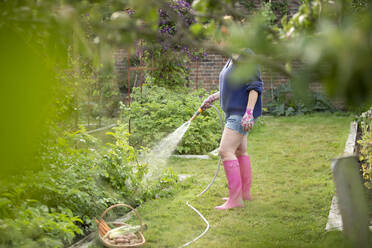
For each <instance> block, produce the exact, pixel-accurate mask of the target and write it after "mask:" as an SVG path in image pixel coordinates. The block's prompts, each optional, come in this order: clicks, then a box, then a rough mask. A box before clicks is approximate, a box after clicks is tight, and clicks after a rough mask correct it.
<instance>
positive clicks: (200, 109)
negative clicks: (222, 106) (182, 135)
mask: <svg viewBox="0 0 372 248" xmlns="http://www.w3.org/2000/svg"><path fill="white" fill-rule="evenodd" d="M217 111H218V110H217ZM201 112H203V109H202V108H199V109H198V111H196V112H195V114H194V115H193V116H192V117H191V119H190V122H192V121H193V120H194V119H195V118H196V117H197V116H198V115H200V113H201Z"/></svg>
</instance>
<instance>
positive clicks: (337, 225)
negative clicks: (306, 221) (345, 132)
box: [325, 121, 371, 232]
mask: <svg viewBox="0 0 372 248" xmlns="http://www.w3.org/2000/svg"><path fill="white" fill-rule="evenodd" d="M357 131H358V123H357V122H356V121H353V122H351V123H350V132H349V136H348V138H347V140H346V144H345V149H344V154H343V155H344V156H352V155H356V149H355V147H356V137H357ZM370 229H371V227H370ZM334 230H338V231H342V230H343V223H342V217H341V213H340V209H339V206H338V201H337V197H336V195H334V196H333V198H332V203H331V208H330V210H329V214H328V222H327V225H326V227H325V231H326V232H328V231H334Z"/></svg>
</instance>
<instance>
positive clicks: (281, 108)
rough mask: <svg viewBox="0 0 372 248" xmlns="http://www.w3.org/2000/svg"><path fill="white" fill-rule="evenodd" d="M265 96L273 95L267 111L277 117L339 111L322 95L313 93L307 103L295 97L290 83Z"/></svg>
mask: <svg viewBox="0 0 372 248" xmlns="http://www.w3.org/2000/svg"><path fill="white" fill-rule="evenodd" d="M265 94H272V101H270V102H269V103H268V104H267V110H268V113H270V114H273V115H276V116H283V115H285V116H290V115H297V114H307V113H311V112H321V111H330V112H335V111H337V109H336V108H335V107H334V106H333V105H332V103H331V102H330V101H329V100H328V99H327V98H326V97H325V96H323V95H322V94H321V93H318V92H311V94H310V96H309V97H308V99H307V101H304V100H302V99H300V98H298V97H295V96H294V95H293V90H292V87H291V84H290V83H289V82H288V83H285V84H281V85H280V86H278V87H277V88H276V89H274V90H273V91H272V92H265ZM268 97H269V96H268Z"/></svg>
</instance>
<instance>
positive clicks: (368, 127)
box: [357, 108, 372, 189]
mask: <svg viewBox="0 0 372 248" xmlns="http://www.w3.org/2000/svg"><path fill="white" fill-rule="evenodd" d="M358 124H359V127H360V129H361V137H360V139H359V140H358V141H357V142H358V144H359V153H360V154H359V160H360V162H361V163H362V172H363V178H364V181H365V183H364V184H365V186H366V187H367V188H369V189H372V108H371V109H369V110H368V111H366V112H364V113H362V114H361V115H360V116H359V118H358Z"/></svg>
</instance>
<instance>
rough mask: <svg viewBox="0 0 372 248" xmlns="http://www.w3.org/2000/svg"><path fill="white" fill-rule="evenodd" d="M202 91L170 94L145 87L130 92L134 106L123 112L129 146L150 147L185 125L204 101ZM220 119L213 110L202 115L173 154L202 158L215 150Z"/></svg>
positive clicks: (163, 89)
mask: <svg viewBox="0 0 372 248" xmlns="http://www.w3.org/2000/svg"><path fill="white" fill-rule="evenodd" d="M207 95H208V94H207V92H206V91H204V90H198V91H191V90H190V89H182V88H179V89H178V90H169V89H166V88H162V87H157V86H145V87H144V88H143V93H142V95H141V93H140V89H139V88H135V89H134V91H133V94H132V96H133V99H134V101H133V103H132V104H131V106H130V107H128V108H125V110H124V115H125V117H126V118H127V120H128V119H130V123H131V135H130V136H129V141H130V144H131V145H133V146H135V147H140V146H146V147H151V146H153V145H154V144H155V143H156V142H157V141H160V139H162V138H164V137H165V136H166V135H168V134H169V133H171V132H173V131H174V130H175V129H177V128H178V127H179V126H181V125H182V124H183V123H184V122H186V121H188V120H189V119H190V118H191V117H192V116H193V114H194V113H195V111H197V110H198V108H199V107H200V105H201V103H202V101H203V100H204V98H205V97H207ZM219 123H220V122H219V118H218V116H217V114H216V112H215V111H214V110H213V109H210V110H208V111H205V112H204V113H202V114H201V115H200V116H198V117H197V118H196V119H195V120H194V121H193V122H192V123H191V125H190V128H189V130H188V131H187V132H186V134H185V136H184V138H183V139H182V141H181V143H180V144H179V145H178V147H177V150H176V152H177V153H180V154H202V153H205V152H209V151H211V150H213V149H215V148H216V147H217V145H218V142H219V139H220V133H221V130H220V129H221V127H220V124H219Z"/></svg>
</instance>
